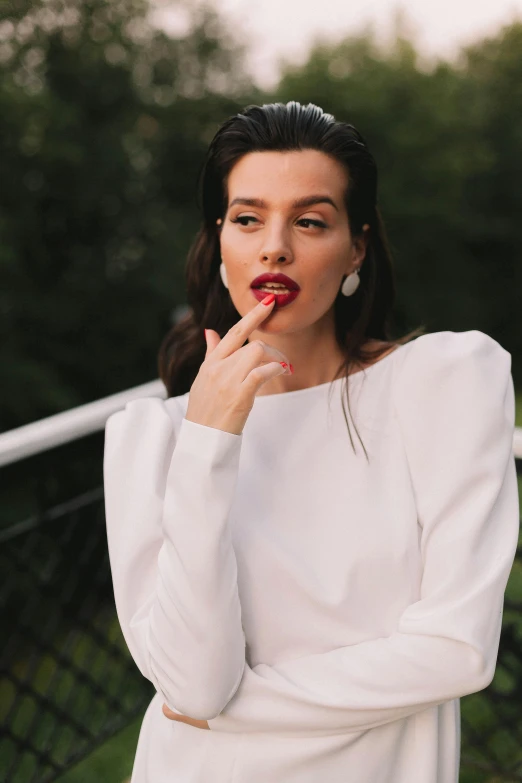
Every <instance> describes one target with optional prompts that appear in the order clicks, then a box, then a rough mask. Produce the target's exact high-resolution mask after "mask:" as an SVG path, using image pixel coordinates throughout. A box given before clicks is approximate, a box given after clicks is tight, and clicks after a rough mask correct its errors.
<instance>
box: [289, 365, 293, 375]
mask: <svg viewBox="0 0 522 783" xmlns="http://www.w3.org/2000/svg"><path fill="white" fill-rule="evenodd" d="M290 372H291V373H292V375H293V374H294V365H293V364H291V365H290Z"/></svg>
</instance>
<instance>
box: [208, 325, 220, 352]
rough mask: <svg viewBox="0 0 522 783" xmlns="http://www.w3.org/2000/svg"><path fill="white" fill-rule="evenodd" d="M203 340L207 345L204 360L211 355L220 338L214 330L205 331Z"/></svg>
mask: <svg viewBox="0 0 522 783" xmlns="http://www.w3.org/2000/svg"><path fill="white" fill-rule="evenodd" d="M205 340H206V343H207V351H206V353H205V359H206V358H207V356H209V354H211V353H212V351H213V350H214V348H215V347H216V345H219V343H220V342H221V337H220V336H219V334H218V333H217V332H216V331H215V330H214V329H205Z"/></svg>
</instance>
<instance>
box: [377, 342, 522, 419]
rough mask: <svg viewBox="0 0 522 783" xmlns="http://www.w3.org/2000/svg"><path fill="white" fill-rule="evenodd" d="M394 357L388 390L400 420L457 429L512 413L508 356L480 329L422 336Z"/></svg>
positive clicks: (507, 352)
mask: <svg viewBox="0 0 522 783" xmlns="http://www.w3.org/2000/svg"><path fill="white" fill-rule="evenodd" d="M396 360H397V361H396V364H395V367H394V383H393V391H392V394H393V397H394V402H395V408H396V410H397V411H398V413H399V415H400V416H402V418H403V419H415V420H416V421H417V422H420V421H422V422H423V425H422V426H423V427H430V426H433V427H434V428H437V427H446V428H447V427H450V426H453V427H455V428H458V427H459V422H461V423H462V424H464V422H467V423H468V424H471V423H472V422H475V423H478V422H479V421H480V419H481V418H484V417H487V416H494V415H496V414H497V413H498V412H499V411H501V409H504V410H505V411H507V415H508V417H509V418H510V419H511V417H512V416H514V413H513V410H512V408H513V405H514V403H513V397H514V389H513V379H512V376H511V354H510V353H509V351H507V350H506V349H505V348H503V347H502V346H501V345H500V343H499V342H497V341H496V340H495V339H493V338H492V337H490V336H489V335H488V334H485V333H484V332H481V331H479V330H477V329H471V330H469V331H466V332H452V331H441V332H432V333H430V334H424V335H421V336H420V337H417V338H416V339H415V340H412V341H411V342H410V343H406V344H405V345H404V346H402V348H401V349H399V350H398V352H397V356H396ZM450 423H451V424H450Z"/></svg>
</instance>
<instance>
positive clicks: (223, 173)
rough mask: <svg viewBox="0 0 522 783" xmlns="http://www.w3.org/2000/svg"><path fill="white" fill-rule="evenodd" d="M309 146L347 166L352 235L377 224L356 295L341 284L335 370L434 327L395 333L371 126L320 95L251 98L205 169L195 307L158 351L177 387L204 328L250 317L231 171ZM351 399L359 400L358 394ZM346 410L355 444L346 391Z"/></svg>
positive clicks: (194, 266) (178, 389)
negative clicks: (240, 287)
mask: <svg viewBox="0 0 522 783" xmlns="http://www.w3.org/2000/svg"><path fill="white" fill-rule="evenodd" d="M304 149H313V150H319V151H320V152H324V153H326V154H327V155H329V156H331V157H333V158H334V159H335V160H337V161H339V163H341V164H342V165H343V166H344V167H345V169H346V170H347V172H348V187H347V192H346V193H345V205H346V212H347V214H348V220H349V225H350V231H351V233H352V235H353V236H357V235H360V234H361V233H362V231H363V229H362V227H363V225H364V224H365V223H368V224H369V226H370V228H369V242H368V247H367V251H366V256H365V259H364V261H363V264H362V266H361V270H360V284H359V287H358V288H357V290H356V291H355V293H354V294H353V295H352V296H348V297H346V296H343V295H342V293H341V292H340V290H339V293H338V294H337V297H336V299H335V302H334V313H335V334H336V339H337V342H338V345H339V347H340V348H341V350H342V351H343V353H344V360H343V362H342V363H341V365H340V367H339V371H338V372H337V373H336V376H335V377H336V378H337V377H339V375H340V374H342V375H343V376H344V375H345V376H346V384H348V375H349V373H351V372H352V371H353V370H352V367H353V365H355V366H357V367H363V366H364V365H365V364H366V363H368V362H369V363H370V364H371V363H373V361H375V360H378V358H379V357H380V356H381V354H382V353H384V352H387V351H389V350H390V348H391V347H392V346H398V345H403V344H404V343H406V342H409V341H410V340H411V339H413V338H414V337H417V336H418V335H419V334H422V333H423V332H424V329H425V327H424V326H420V327H418V328H417V329H415V330H414V331H412V332H410V333H408V334H406V335H405V336H403V337H401V338H398V339H391V338H390V334H389V329H390V316H391V312H392V308H393V304H394V301H395V279H394V272H393V264H392V258H391V253H390V249H389V246H388V240H387V237H386V232H385V228H384V225H383V221H382V219H381V215H380V212H379V209H378V207H377V167H376V164H375V160H374V158H373V156H372V155H371V153H370V151H369V150H368V147H367V145H366V142H365V141H364V139H363V137H362V136H361V134H360V133H359V132H358V131H357V130H356V129H355V128H354V126H353V125H350V124H348V123H346V122H340V121H337V120H336V119H335V118H334V117H333V116H332V115H331V114H327V113H326V112H324V111H323V110H322V109H321V108H320V107H319V106H316V105H315V104H313V103H309V104H307V105H306V106H302V105H301V104H300V103H298V102H297V101H289V102H288V103H286V104H284V103H269V104H264V105H263V106H256V105H250V106H247V107H246V108H245V109H243V110H242V111H241V112H240V113H239V114H236V115H234V116H232V117H229V118H228V119H227V120H226V121H225V122H224V123H223V124H222V125H221V126H220V128H219V129H218V131H217V133H216V134H215V136H214V138H213V140H212V141H211V143H210V146H209V148H208V152H207V155H206V158H205V161H204V163H203V166H202V168H201V171H200V175H199V179H198V202H199V203H198V206H199V208H200V210H201V213H202V225H201V227H200V229H199V231H198V233H197V235H196V236H195V238H194V241H193V244H192V246H191V248H190V250H189V253H188V256H187V263H186V268H185V279H186V285H187V303H188V306H189V313H188V314H187V315H186V316H185V317H183V318H182V319H181V320H179V321H178V323H176V324H175V325H174V326H173V327H172V328H171V329H170V330H169V332H168V334H167V335H166V336H165V338H164V339H163V341H162V344H161V346H160V350H159V355H158V367H159V376H160V378H161V380H162V381H163V383H164V384H165V387H166V389H167V395H168V397H174V396H178V395H181V394H185V393H186V392H187V391H189V389H190V387H191V385H192V383H193V381H194V379H195V377H196V375H197V373H198V372H199V368H200V366H201V363H202V362H203V360H204V357H205V353H206V343H205V337H204V333H203V330H204V329H205V328H209V329H214V330H215V331H216V332H218V334H219V335H220V337H224V335H225V334H226V333H227V332H228V330H229V329H230V328H231V327H232V326H233V325H234V324H235V323H236V322H237V321H239V320H240V318H241V316H240V314H239V313H238V311H237V310H236V308H235V307H234V305H233V303H232V299H231V298H230V295H229V293H228V290H227V289H226V288H225V287H224V285H223V283H222V281H221V277H220V274H219V266H220V263H221V257H220V245H219V228H218V226H217V225H216V220H217V219H218V218H223V217H224V215H225V213H226V211H227V207H228V187H227V184H228V175H229V173H230V171H231V170H232V168H233V166H234V165H235V164H236V163H237V162H238V161H239V160H240V159H241V158H242V157H243V155H246V154H248V153H249V152H261V151H267V150H277V151H291V150H304ZM370 339H371V340H377V341H381V342H382V341H385V342H386V344H385V345H384V346H381V347H379V348H378V349H376V350H373V351H370V350H368V349H363V347H362V346H363V345H364V343H366V342H367V341H368V340H370ZM245 344H246V343H245ZM343 383H344V381H343ZM347 400H348V408H349V407H350V399H349V394H347ZM343 413H344V417H345V420H346V424H347V427H348V433H349V435H350V441H351V443H352V448H353V440H352V436H351V432H350V426H349V424H348V419H347V417H346V410H345V407H344V400H343ZM356 431H357V428H356ZM357 435H358V436H359V433H357ZM359 440H361V438H360V436H359ZM361 443H362V441H361ZM362 445H363V449H364V452H365V454H366V449H365V448H364V444H362ZM366 457H367V458H368V455H367V454H366Z"/></svg>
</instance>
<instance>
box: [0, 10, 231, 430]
mask: <svg viewBox="0 0 522 783" xmlns="http://www.w3.org/2000/svg"><path fill="white" fill-rule="evenodd" d="M14 7H15V9H16V14H13V13H12V7H11V14H10V15H6V9H5V7H2V10H1V11H0V62H1V63H2V68H1V70H0V139H1V141H0V180H1V181H2V183H3V187H2V189H1V191H0V269H1V272H2V281H3V283H2V286H1V289H2V293H0V314H1V316H0V317H1V322H0V330H1V331H0V335H1V338H2V339H1V346H2V347H1V351H2V362H3V364H4V366H8V367H9V373H8V374H7V375H6V377H5V380H4V383H3V394H2V405H3V409H2V419H3V421H2V424H3V428H5V429H7V428H9V427H13V426H16V425H17V424H23V423H25V422H28V421H32V420H36V419H38V418H40V417H43V416H45V415H49V414H52V413H54V412H58V411H60V410H65V409H68V408H70V407H74V406H75V405H78V404H81V403H82V402H87V401H90V400H92V399H96V398H98V397H100V396H103V395H105V394H110V393H111V392H116V391H120V390H122V389H124V388H127V387H129V386H132V385H134V384H136V383H139V382H142V381H145V380H149V379H153V378H154V377H157V368H156V350H157V346H158V343H159V341H160V339H161V337H162V336H163V334H164V333H165V332H166V330H167V329H168V328H169V326H170V323H171V318H172V309H173V307H174V306H175V305H178V304H183V302H184V294H183V263H182V260H183V257H184V255H185V253H186V250H187V248H188V245H189V243H190V241H191V238H192V236H193V234H194V232H195V230H196V227H197V222H198V215H197V210H196V206H195V183H196V177H197V174H198V170H199V167H200V165H201V160H202V157H203V154H204V150H205V148H206V145H207V144H208V142H209V140H210V138H211V137H212V135H213V134H214V132H215V130H216V129H217V127H218V124H219V122H220V121H221V120H222V119H224V118H225V117H226V116H227V115H228V114H230V113H235V112H236V111H237V110H238V109H239V108H240V104H239V103H238V102H237V99H236V98H235V97H234V96H235V95H236V94H237V93H238V92H239V91H240V90H241V89H243V88H244V77H243V76H242V69H241V68H238V67H237V66H238V64H239V63H240V62H241V56H242V49H241V47H240V46H239V45H238V44H235V43H234V42H232V41H231V40H229V34H228V33H227V32H226V31H225V30H224V28H223V26H222V25H220V23H219V20H218V19H217V17H216V15H215V14H214V12H211V11H209V10H207V9H197V10H195V11H191V12H190V13H191V14H192V17H191V26H190V29H189V32H188V33H187V34H186V35H185V36H184V37H182V38H179V39H175V38H169V37H167V36H166V35H165V34H164V33H163V32H160V31H158V30H156V29H155V28H154V27H153V26H152V25H151V23H150V21H148V17H147V12H148V6H147V4H146V3H145V2H142V1H141V0H118V2H113V1H112V0H111V2H106V0H88V1H87V2H67V3H63V2H58V0H53V1H52V2H43V0H42V1H41V2H34V3H33V2H32V3H21V2H20V3H17V4H14ZM2 17H3V18H2ZM224 93H226V94H224Z"/></svg>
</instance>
